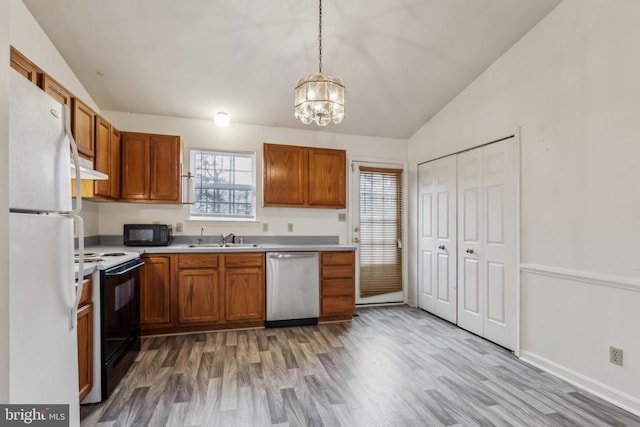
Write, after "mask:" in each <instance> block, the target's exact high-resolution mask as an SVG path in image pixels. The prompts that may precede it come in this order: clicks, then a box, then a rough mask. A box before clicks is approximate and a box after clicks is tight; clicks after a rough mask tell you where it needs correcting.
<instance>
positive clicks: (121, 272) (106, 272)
mask: <svg viewBox="0 0 640 427" xmlns="http://www.w3.org/2000/svg"><path fill="white" fill-rule="evenodd" d="M143 265H144V261H139V262H137V263H136V264H134V265H132V266H131V267H129V268H127V269H126V270H122V271H118V272H115V273H110V272H109V271H108V270H107V271H105V273H104V274H105V276H107V277H118V276H122V275H123V274H126V273H128V272H130V271H131V270H135V269H136V268H140V267H142V266H143Z"/></svg>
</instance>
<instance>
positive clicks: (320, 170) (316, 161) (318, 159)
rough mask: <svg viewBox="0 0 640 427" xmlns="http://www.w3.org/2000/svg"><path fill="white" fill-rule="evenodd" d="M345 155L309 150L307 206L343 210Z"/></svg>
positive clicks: (345, 186)
mask: <svg viewBox="0 0 640 427" xmlns="http://www.w3.org/2000/svg"><path fill="white" fill-rule="evenodd" d="M346 164H347V153H346V152H345V151H344V150H328V149H324V148H309V206H313V207H331V208H345V207H346V203H347V193H346V190H347V172H346Z"/></svg>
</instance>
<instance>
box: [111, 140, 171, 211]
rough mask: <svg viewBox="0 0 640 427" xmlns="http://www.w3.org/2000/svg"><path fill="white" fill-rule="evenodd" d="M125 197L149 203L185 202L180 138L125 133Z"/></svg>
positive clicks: (123, 189)
mask: <svg viewBox="0 0 640 427" xmlns="http://www.w3.org/2000/svg"><path fill="white" fill-rule="evenodd" d="M121 151H122V164H121V179H122V181H121V198H122V199H128V200H132V201H145V202H148V203H181V202H182V200H181V192H180V189H181V186H180V171H181V160H182V159H181V144H180V137H179V136H173V135H154V134H147V133H135V132H122V134H121Z"/></svg>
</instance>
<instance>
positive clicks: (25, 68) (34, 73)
mask: <svg viewBox="0 0 640 427" xmlns="http://www.w3.org/2000/svg"><path fill="white" fill-rule="evenodd" d="M10 61H11V68H13V69H14V70H16V71H17V72H19V73H20V74H22V75H23V76H24V77H25V78H26V79H27V80H29V81H30V82H31V83H33V84H34V85H37V84H38V76H39V74H40V72H41V71H40V68H38V66H37V65H35V64H34V63H33V62H31V61H29V60H28V59H27V58H26V57H25V56H24V55H23V54H21V53H20V52H19V51H18V50H17V49H15V48H14V47H13V46H11V53H10Z"/></svg>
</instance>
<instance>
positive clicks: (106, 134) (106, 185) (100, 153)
mask: <svg viewBox="0 0 640 427" xmlns="http://www.w3.org/2000/svg"><path fill="white" fill-rule="evenodd" d="M95 155H96V158H95V161H94V167H95V168H96V170H98V171H100V172H103V173H106V174H107V175H109V179H108V180H107V181H96V182H95V194H96V195H98V196H105V197H111V182H110V181H111V179H112V177H111V125H110V124H109V122H108V121H106V120H105V119H103V118H102V117H100V116H96V149H95Z"/></svg>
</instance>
